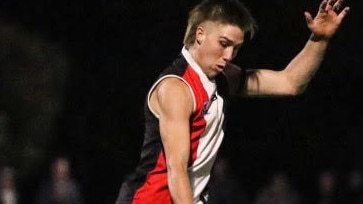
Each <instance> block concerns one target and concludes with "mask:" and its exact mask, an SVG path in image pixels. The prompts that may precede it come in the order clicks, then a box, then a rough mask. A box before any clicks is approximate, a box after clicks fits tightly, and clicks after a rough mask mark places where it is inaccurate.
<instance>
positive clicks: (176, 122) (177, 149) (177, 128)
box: [150, 78, 194, 204]
mask: <svg viewBox="0 0 363 204" xmlns="http://www.w3.org/2000/svg"><path fill="white" fill-rule="evenodd" d="M150 103H151V107H152V108H153V109H154V110H155V111H156V112H157V114H158V115H159V126H160V134H161V139H162V143H163V147H164V152H165V157H166V164H167V171H168V174H167V175H168V187H169V191H170V194H171V197H172V199H173V203H175V204H179V203H181V204H184V203H185V204H191V203H192V193H191V188H190V182H189V177H188V172H187V167H188V161H189V152H190V131H189V129H190V128H189V124H190V122H189V118H190V115H191V113H192V111H193V105H194V104H193V98H192V95H191V92H190V90H189V88H188V86H187V85H186V84H185V83H184V82H183V81H181V80H180V79H177V78H166V79H164V80H163V81H162V82H160V84H159V85H158V86H157V88H156V89H155V91H154V92H153V94H152V95H151V99H150Z"/></svg>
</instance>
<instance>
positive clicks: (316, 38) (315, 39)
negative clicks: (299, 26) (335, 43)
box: [309, 33, 330, 42]
mask: <svg viewBox="0 0 363 204" xmlns="http://www.w3.org/2000/svg"><path fill="white" fill-rule="evenodd" d="M309 40H311V41H313V42H329V40H330V37H327V36H324V35H317V34H315V33H312V34H311V35H310V37H309Z"/></svg>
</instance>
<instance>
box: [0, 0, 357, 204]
mask: <svg viewBox="0 0 363 204" xmlns="http://www.w3.org/2000/svg"><path fill="white" fill-rule="evenodd" d="M197 2H198V1H186V0H184V1H169V0H158V1H147V0H141V1H125V0H108V1H103V0H102V1H101V0H94V1H85V0H62V1H56V0H54V1H47V0H1V1H0V168H1V169H2V174H1V175H2V177H3V178H2V179H1V181H2V182H1V183H0V184H1V185H0V188H2V189H5V188H9V189H13V191H12V192H14V193H10V194H7V195H8V200H9V199H10V200H11V198H12V199H16V203H26V204H28V203H52V202H51V201H44V200H46V199H48V198H43V197H42V193H43V194H44V186H46V183H47V182H48V181H49V179H50V180H56V179H51V178H52V177H54V174H56V175H58V176H55V177H56V178H57V180H61V181H62V182H61V183H62V184H59V186H63V187H64V186H66V188H60V189H73V190H72V192H77V193H74V195H72V196H73V198H74V197H77V199H74V200H73V201H69V202H65V203H72V202H73V203H90V204H93V203H95V204H96V203H97V204H99V203H105V204H106V203H114V201H115V199H116V197H117V194H118V191H119V188H120V186H121V183H122V181H123V179H124V176H126V175H127V174H128V173H130V172H131V171H132V170H133V168H134V167H135V165H136V163H137V161H138V156H139V150H140V146H141V142H142V138H143V103H144V98H145V95H146V93H147V91H148V89H149V87H150V85H151V84H152V82H153V80H154V79H155V78H156V77H157V75H158V73H159V72H160V71H161V70H162V69H163V68H165V67H166V66H167V65H169V63H171V62H172V60H173V59H174V57H176V56H177V55H178V54H179V53H180V51H181V48H182V40H183V34H184V30H185V27H186V18H187V13H188V11H189V10H190V9H191V8H192V7H193V6H194V5H195V4H196V3H197ZM244 2H245V4H246V5H247V6H248V7H249V8H250V10H251V12H252V14H253V15H254V16H255V18H256V20H257V22H258V24H259V31H258V33H257V35H256V36H255V38H254V39H252V40H251V41H246V42H245V44H244V46H243V47H242V49H241V51H240V53H239V54H238V56H237V58H236V59H235V63H237V64H238V65H240V66H241V67H243V68H271V69H281V68H283V67H284V66H285V65H286V64H287V63H288V62H289V60H290V59H291V58H292V57H294V56H295V55H296V54H297V53H298V51H299V50H300V49H301V48H302V47H303V46H304V44H305V42H306V40H307V38H308V36H309V31H308V29H307V27H306V25H305V19H304V16H303V12H304V11H305V10H308V11H310V12H312V13H313V14H315V13H316V11H317V7H318V5H319V3H320V1H318V0H296V1H294V2H291V1H287V0H271V1H262V0H254V1H252V0H244ZM347 4H348V5H349V6H351V12H350V14H349V15H348V16H347V17H346V19H345V21H344V23H343V25H342V26H341V28H340V30H339V31H338V32H337V34H336V35H335V36H334V38H333V39H332V40H331V44H330V47H329V50H328V52H327V55H326V57H325V59H324V61H323V63H322V66H321V69H320V70H319V71H318V72H317V74H316V76H315V77H314V78H313V80H312V81H311V83H310V85H309V87H308V89H307V90H306V92H305V93H304V94H303V95H301V96H299V97H296V98H267V99H266V98H264V99H261V98H260V99H233V100H232V101H231V102H230V106H229V108H228V109H229V110H228V111H229V115H228V117H227V130H226V132H227V136H226V140H225V142H224V147H223V149H222V150H221V152H222V153H223V155H225V158H227V160H228V162H227V163H228V166H229V171H228V172H229V174H230V175H233V179H232V180H233V181H234V182H235V183H236V185H238V186H239V191H241V192H243V194H244V195H245V197H246V200H248V201H246V202H250V203H252V202H256V203H257V200H258V199H257V198H258V197H259V193H260V192H261V191H262V190H261V189H263V188H264V186H267V185H268V183H269V182H270V180H271V178H274V175H276V172H280V174H278V175H280V176H279V177H278V178H281V177H283V178H284V179H285V180H286V177H284V176H286V175H288V176H287V177H288V178H289V179H291V180H290V181H289V182H291V186H293V187H294V188H295V190H296V192H298V194H299V195H300V198H303V199H302V200H305V202H307V203H314V202H315V203H317V200H318V199H320V198H321V197H324V196H323V195H322V194H323V193H322V190H321V188H320V187H319V185H320V180H319V179H320V176H321V175H326V174H323V173H324V172H325V173H326V172H328V173H330V174H329V175H330V176H332V177H333V178H332V177H328V178H331V180H333V181H331V180H329V179H328V181H330V184H331V185H335V186H336V187H335V188H336V192H338V193H336V196H338V197H341V198H343V197H345V198H347V197H352V196H347V195H348V194H349V193H352V192H351V191H353V190H351V189H350V186H349V182H350V181H351V180H350V176H351V175H352V176H355V177H353V183H354V185H355V186H359V187H360V185H361V183H360V181H361V177H360V176H361V170H362V169H363V160H362V156H361V155H363V154H362V151H363V148H362V145H363V143H362V139H361V136H362V134H363V126H362V125H363V121H362V113H363V110H362V107H361V105H360V104H362V99H361V98H362V95H363V92H362V91H361V87H362V85H363V80H362V79H363V76H362V74H363V70H362V64H363V63H362V62H363V60H362V52H361V48H362V47H363V38H362V36H363V28H362V27H361V23H359V22H362V20H363V19H362V17H363V16H362V14H361V12H360V11H359V9H360V8H362V6H363V5H362V2H361V1H347ZM59 159H61V160H62V162H60V164H61V165H62V167H57V168H56V169H58V170H59V169H61V171H54V168H53V167H54V165H55V164H54V163H57V162H58V161H59ZM57 164H58V163H57ZM281 172H282V173H281ZM59 174H60V176H59ZM281 174H283V175H284V176H281ZM324 178H325V177H324ZM65 180H66V181H71V183H70V184H64V183H65V182H64V181H65ZM284 182H285V183H287V182H286V181H284ZM328 183H329V182H328ZM352 185H353V184H352ZM70 186H71V187H70ZM42 189H43V190H42ZM45 189H47V188H45ZM348 191H349V192H348ZM9 192H10V191H9ZM324 192H325V191H324ZM45 194H47V193H45ZM48 194H49V193H48ZM356 194H359V195H362V194H361V193H356ZM306 200H308V201H306ZM3 202H4V201H3ZM261 203H262V202H261ZM342 203H348V202H346V200H345V201H342ZM351 203H352V202H351Z"/></svg>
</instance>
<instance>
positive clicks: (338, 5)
mask: <svg viewBox="0 0 363 204" xmlns="http://www.w3.org/2000/svg"><path fill="white" fill-rule="evenodd" d="M343 2H344V0H338V1H336V2H335V3H334V4H333V11H335V12H338V11H339V10H340V8H341V6H342V5H343Z"/></svg>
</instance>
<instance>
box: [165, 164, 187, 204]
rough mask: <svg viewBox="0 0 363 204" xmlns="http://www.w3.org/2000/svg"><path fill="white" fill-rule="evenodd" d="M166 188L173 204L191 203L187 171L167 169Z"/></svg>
mask: <svg viewBox="0 0 363 204" xmlns="http://www.w3.org/2000/svg"><path fill="white" fill-rule="evenodd" d="M168 187H169V191H170V194H171V197H172V200H173V203H174V204H192V203H193V199H192V191H191V187H190V182H189V177H188V173H187V170H181V169H176V168H174V169H173V168H169V169H168Z"/></svg>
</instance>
